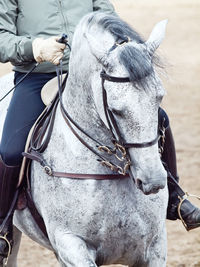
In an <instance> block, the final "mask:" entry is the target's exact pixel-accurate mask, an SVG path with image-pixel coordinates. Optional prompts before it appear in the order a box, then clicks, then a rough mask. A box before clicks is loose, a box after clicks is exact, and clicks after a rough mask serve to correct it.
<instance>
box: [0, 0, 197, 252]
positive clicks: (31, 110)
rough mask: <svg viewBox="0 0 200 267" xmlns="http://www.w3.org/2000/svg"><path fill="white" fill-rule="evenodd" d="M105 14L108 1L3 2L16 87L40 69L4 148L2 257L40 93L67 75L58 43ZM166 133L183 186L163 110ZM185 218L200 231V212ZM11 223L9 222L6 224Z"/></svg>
mask: <svg viewBox="0 0 200 267" xmlns="http://www.w3.org/2000/svg"><path fill="white" fill-rule="evenodd" d="M98 10H102V11H104V12H109V13H113V14H114V9H113V6H112V4H111V3H110V2H109V0H93V1H91V0H82V1H79V0H73V1H69V0H66V1H61V0H59V1H40V0H36V1H33V2H32V1H27V0H19V1H15V0H1V1H0V17H1V20H0V62H8V61H10V62H11V63H12V64H13V65H14V71H15V75H14V83H15V84H16V83H18V82H19V81H20V79H22V77H23V76H24V74H25V73H27V72H29V71H30V70H31V69H32V68H33V66H34V64H35V63H36V62H38V63H40V64H39V65H38V66H37V68H36V69H34V71H33V72H32V73H30V74H29V75H28V76H27V78H26V79H25V80H24V81H23V82H22V83H20V84H19V85H18V86H17V87H16V89H15V91H14V93H13V97H12V99H11V102H10V105H9V109H8V112H7V116H6V120H5V124H4V128H3V134H2V138H1V145H0V155H1V157H0V225H1V226H0V256H3V257H6V254H7V250H8V246H7V245H8V243H7V241H5V238H6V239H7V240H8V241H9V242H10V241H11V240H12V223H11V222H12V216H7V213H8V211H9V208H10V206H11V203H12V200H13V198H14V195H15V191H16V185H17V179H18V174H19V170H20V164H21V161H22V155H21V153H22V151H23V150H24V146H25V142H26V137H27V135H28V132H29V130H30V128H31V126H32V125H33V123H34V122H35V120H36V119H37V117H38V116H39V114H40V113H41V112H42V111H43V109H44V104H43V102H42V100H41V97H40V92H41V88H42V87H43V86H44V84H45V83H46V82H47V81H49V80H50V79H52V78H54V77H55V76H56V73H55V66H54V65H58V64H59V60H60V59H61V58H63V69H64V71H65V72H67V70H68V61H69V51H68V50H66V51H64V49H65V45H64V44H61V43H58V42H57V41H58V38H59V37H57V35H61V34H62V33H63V32H66V33H67V35H68V41H69V44H71V40H72V36H73V32H74V29H75V26H76V25H77V23H78V22H79V20H80V18H81V17H83V16H84V15H85V14H87V13H89V12H92V11H98ZM63 56H64V57H63ZM159 117H160V119H159V120H160V121H161V122H163V118H165V121H164V124H165V125H164V126H165V128H166V131H165V135H166V137H165V144H164V152H163V154H162V160H163V161H164V162H166V163H167V165H168V168H169V169H170V172H171V173H172V175H173V176H174V177H175V179H176V180H177V181H178V175H177V170H176V156H175V148H174V142H173V137H172V133H171V129H170V126H169V122H168V117H167V115H166V113H165V112H164V111H163V110H162V109H160V110H159ZM169 192H170V200H169V207H168V218H170V219H177V218H179V215H178V213H177V205H178V203H179V199H178V194H177V192H176V190H175V185H170V186H169ZM181 215H182V217H183V219H184V221H185V223H186V225H187V226H188V227H189V228H190V229H192V228H196V227H199V226H200V210H199V209H198V208H196V207H195V206H194V205H192V204H191V203H190V202H189V201H188V200H185V201H184V202H183V204H182V206H181ZM6 217H9V218H10V219H8V220H7V219H6V220H5V218H6Z"/></svg>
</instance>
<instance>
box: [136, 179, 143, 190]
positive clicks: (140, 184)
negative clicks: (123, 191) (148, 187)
mask: <svg viewBox="0 0 200 267" xmlns="http://www.w3.org/2000/svg"><path fill="white" fill-rule="evenodd" d="M136 186H137V188H138V189H140V190H142V181H141V180H140V179H136Z"/></svg>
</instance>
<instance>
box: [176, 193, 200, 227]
mask: <svg viewBox="0 0 200 267" xmlns="http://www.w3.org/2000/svg"><path fill="white" fill-rule="evenodd" d="M188 197H194V198H197V199H198V200H200V197H199V196H197V195H193V194H189V193H188V192H185V195H184V196H182V197H180V196H178V198H179V200H180V202H179V204H178V208H177V209H178V215H179V218H180V219H181V222H182V224H183V226H184V227H185V229H186V230H187V231H190V230H191V229H189V228H188V226H187V224H186V223H185V221H184V219H183V217H182V215H181V205H182V204H183V202H184V201H185V200H186V199H188Z"/></svg>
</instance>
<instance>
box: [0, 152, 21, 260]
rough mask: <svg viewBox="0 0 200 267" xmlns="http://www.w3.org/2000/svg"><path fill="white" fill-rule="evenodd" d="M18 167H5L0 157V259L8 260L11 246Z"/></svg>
mask: <svg viewBox="0 0 200 267" xmlns="http://www.w3.org/2000/svg"><path fill="white" fill-rule="evenodd" d="M19 171H20V167H19V166H7V165H6V164H5V163H4V162H3V161H2V159H1V157H0V257H1V258H8V256H9V254H10V252H11V244H12V228H13V226H12V218H13V213H14V207H15V203H16V200H17V190H16V187H17V182H18V175H19Z"/></svg>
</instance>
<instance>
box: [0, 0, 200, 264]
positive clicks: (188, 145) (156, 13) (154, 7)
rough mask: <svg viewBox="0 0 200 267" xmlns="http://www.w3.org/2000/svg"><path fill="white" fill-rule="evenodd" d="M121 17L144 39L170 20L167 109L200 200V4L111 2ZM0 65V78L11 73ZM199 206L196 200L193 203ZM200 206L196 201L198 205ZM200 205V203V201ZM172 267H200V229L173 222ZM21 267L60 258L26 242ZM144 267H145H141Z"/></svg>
mask: <svg viewBox="0 0 200 267" xmlns="http://www.w3.org/2000/svg"><path fill="white" fill-rule="evenodd" d="M111 2H112V3H113V4H114V6H115V8H116V11H117V12H118V14H119V15H120V16H121V17H122V18H123V19H124V20H125V21H126V22H128V23H129V24H130V25H131V26H133V28H134V29H136V30H137V31H138V32H139V33H141V35H142V36H143V37H144V38H146V39H147V38H148V36H149V34H150V32H151V30H152V28H153V26H154V25H155V24H156V23H157V22H159V21H160V20H163V19H168V20H169V22H168V27H167V33H166V38H165V40H164V41H163V44H162V45H161V47H160V48H159V55H160V56H161V57H162V59H163V61H164V63H166V69H165V72H166V73H165V75H163V76H162V80H163V83H164V86H165V88H166V90H167V95H166V96H165V98H164V101H163V104H162V106H163V107H164V109H165V110H166V111H167V113H168V115H169V117H170V122H171V126H172V129H173V132H174V137H175V141H176V149H177V159H178V170H179V176H180V183H181V185H182V187H183V188H184V189H185V190H186V191H188V192H191V193H193V194H197V195H200V51H199V50H200V1H199V0H168V1H163V0H111ZM11 69H12V68H11V66H10V64H0V76H2V75H4V74H6V73H8V72H10V71H11ZM192 201H193V200H192ZM194 201H195V200H194ZM196 203H197V204H198V205H199V206H200V202H199V203H198V202H196ZM167 229H168V263H167V266H168V267H194V266H195V267H200V229H196V230H193V231H191V232H189V233H188V232H186V230H185V229H184V227H183V226H182V224H181V222H180V221H175V222H172V221H168V222H167ZM19 266H20V267H25V266H29V267H32V266H38V267H46V266H49V267H56V266H58V264H57V262H56V260H55V258H54V255H53V254H52V253H51V252H49V251H47V250H46V249H44V248H41V247H39V246H38V245H37V244H35V243H33V242H32V241H31V240H29V239H28V238H27V237H23V240H22V245H21V248H20V255H19ZM138 267H139V266H138Z"/></svg>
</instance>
